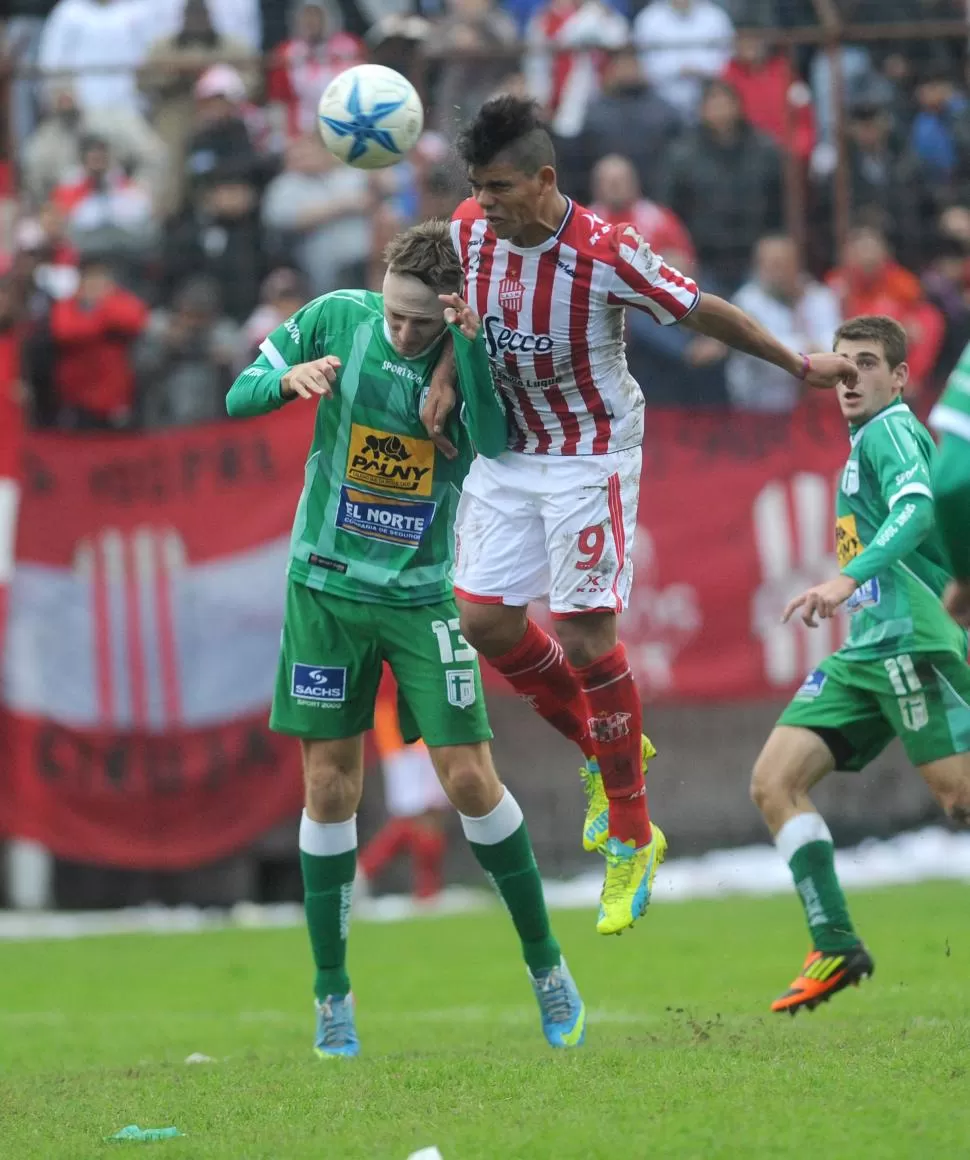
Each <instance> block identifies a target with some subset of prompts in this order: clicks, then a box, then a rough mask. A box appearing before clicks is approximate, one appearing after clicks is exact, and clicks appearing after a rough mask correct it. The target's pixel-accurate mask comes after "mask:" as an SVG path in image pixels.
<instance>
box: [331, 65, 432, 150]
mask: <svg viewBox="0 0 970 1160" xmlns="http://www.w3.org/2000/svg"><path fill="white" fill-rule="evenodd" d="M318 113H319V119H318V124H319V126H320V135H321V137H323V143H324V145H326V147H327V148H328V149H329V150H330V152H331V153H332V154H333V155H334V157H339V159H340V160H341V161H345V162H346V163H347V164H348V165H353V166H354V167H355V168H356V169H384V168H385V167H386V166H388V165H396V164H397V163H398V162H399V161H403V160H404V158H405V156H406V155H407V154H408V153H409V152H410V150H411V149H413V148H414V146H415V144H416V143H417V140H418V138H419V137H420V136H421V130H422V129H423V128H424V109H423V108H422V107H421V99H420V97H419V96H418V94H417V93H416V92H415V90H414V86H413V85H412V84H411V82H410V81H409V80H407V79H406V78H405V77H402V76H401V74H400V73H397V72H395V71H394V70H393V69H390V68H384V67H383V65H379V64H359V65H357V66H356V67H355V68H349V69H347V70H346V71H344V72H342V73H340V75H339V76H337V77H335V78H334V79H333V80H332V81H331V82H330V84H329V85H328V86H327V89H326V91H325V92H324V94H323V96H322V97H321V98H320V104H319V107H318Z"/></svg>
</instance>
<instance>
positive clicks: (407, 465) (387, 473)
mask: <svg viewBox="0 0 970 1160" xmlns="http://www.w3.org/2000/svg"><path fill="white" fill-rule="evenodd" d="M347 478H348V479H351V480H353V481H354V482H355V483H363V484H367V486H368V487H371V488H378V489H380V490H382V491H396V492H405V493H408V494H410V495H430V494H431V484H432V482H433V479H434V444H432V442H431V440H430V439H418V438H414V437H412V436H410V435H395V434H393V433H392V432H389V431H380V430H378V429H377V428H376V427H365V426H364V425H363V424H362V423H354V424H353V426H352V427H351V430H350V448H349V450H348V452H347Z"/></svg>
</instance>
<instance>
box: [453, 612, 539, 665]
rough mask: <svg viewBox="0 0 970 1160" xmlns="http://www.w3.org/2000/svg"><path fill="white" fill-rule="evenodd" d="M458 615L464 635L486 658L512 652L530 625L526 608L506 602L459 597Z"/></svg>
mask: <svg viewBox="0 0 970 1160" xmlns="http://www.w3.org/2000/svg"><path fill="white" fill-rule="evenodd" d="M458 614H459V624H460V628H461V634H462V636H463V637H464V638H465V640H467V641H468V643H469V644H470V645H471V646H472V648H474V649H477V650H478V652H480V653H481V654H482V655H483V656H485V657H498V656H502V654H503V653H507V652H510V651H511V650H512V649H514V648H515V646H516V645H517V644H518V643H519V641H520V640H521V639H522V635H523V633H524V632H525V628H526V610H525V609H524V608H513V607H510V606H508V605H505V604H476V603H474V602H473V601H469V600H459V601H458Z"/></svg>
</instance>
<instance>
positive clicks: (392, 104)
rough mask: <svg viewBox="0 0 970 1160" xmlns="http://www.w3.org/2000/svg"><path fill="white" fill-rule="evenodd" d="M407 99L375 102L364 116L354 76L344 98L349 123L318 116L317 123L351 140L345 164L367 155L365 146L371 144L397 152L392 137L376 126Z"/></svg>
mask: <svg viewBox="0 0 970 1160" xmlns="http://www.w3.org/2000/svg"><path fill="white" fill-rule="evenodd" d="M406 99H407V98H406V97H404V96H402V97H401V98H400V99H398V100H396V101H377V102H376V103H375V104H374V107H373V109H371V111H370V112H369V113H365V112H364V110H363V108H362V106H361V103H360V84H359V82H358V81H357V78H356V77H354V83H353V86H352V87H351V90H350V96H349V97H348V98H347V112H348V113H350V115H351V117H352V118H353V120H351V121H342V120H340V119H339V118H337V117H321V118H320V119H321V121H323V123H324V124H325V125H326V126H327V128H328V129H331V130H333V132H334V133H336V134H337V136H338V137H353V139H354V143H353V145H352V146H351V148H350V153H348V155H347V160H348V161H349V162H353V161H357V160H358V158H360V157H363V156H364V154H365V153H366V152H367V147H368V143H369V142H371V141H373V142H374V143H375V144H376V145H380V147H381V148H382V149H386V150H387V151H388V152H389V153H400V152H401V150H400V149H398V147H397V145H396V144H395V143H394V138H393V137H392V136H391V134H390V133H389V132H388V131H387V130H386V129H382V128H381V127H380V123H381V121H383V120H384V118H385V117H387V116H389V114H391V113H393V112H395V110H397V109H399V108H400V107H401V106H402V105H403V104H404V102H405V100H406Z"/></svg>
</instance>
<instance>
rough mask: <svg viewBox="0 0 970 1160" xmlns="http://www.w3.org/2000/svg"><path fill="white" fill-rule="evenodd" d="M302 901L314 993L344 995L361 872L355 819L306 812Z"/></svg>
mask: <svg viewBox="0 0 970 1160" xmlns="http://www.w3.org/2000/svg"><path fill="white" fill-rule="evenodd" d="M300 867H301V869H302V870H303V905H304V909H305V910H306V922H307V929H308V930H309V932H310V946H311V947H312V949H313V961H314V962H315V963H316V966H317V977H316V982H315V984H314V988H313V990H314V994H315V995H316V997H317V998H318V999H320V1000H321V1001H322V1000H324V999H326V997H327V996H328V995H346V994H347V992H348V991H349V990H350V979H349V977H348V975H347V934H348V932H349V929H350V900H351V896H352V894H353V889H354V875H355V874H356V871H357V817H356V815H355V816H354V817H352V818H350V819H349V821H346V822H314V821H313V820H312V819H311V818H308V817H307V814H306V810H304V811H303V818H302V820H301V821H300Z"/></svg>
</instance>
